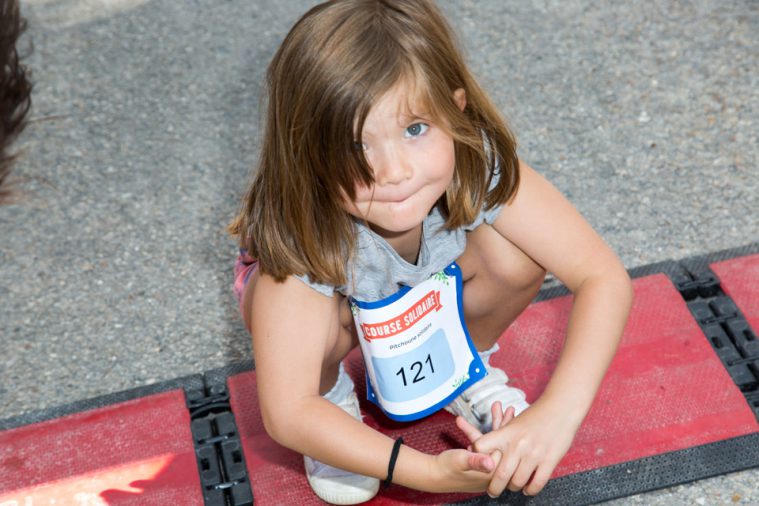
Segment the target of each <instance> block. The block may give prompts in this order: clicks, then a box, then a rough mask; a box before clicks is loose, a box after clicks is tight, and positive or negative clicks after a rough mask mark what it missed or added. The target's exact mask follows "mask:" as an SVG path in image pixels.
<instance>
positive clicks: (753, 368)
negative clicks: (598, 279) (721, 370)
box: [672, 260, 759, 420]
mask: <svg viewBox="0 0 759 506" xmlns="http://www.w3.org/2000/svg"><path fill="white" fill-rule="evenodd" d="M680 265H681V266H682V268H683V269H682V271H681V272H680V273H677V274H675V275H673V277H672V281H673V282H674V283H675V286H676V287H677V290H678V291H679V292H680V294H681V295H682V296H683V298H684V299H685V302H686V304H687V306H688V309H689V310H690V312H691V314H692V315H693V317H694V318H695V319H696V321H697V322H698V325H699V327H701V330H702V331H703V332H704V334H705V335H706V338H707V339H708V340H709V343H710V344H711V345H712V348H713V349H714V351H715V352H716V353H717V355H718V356H719V358H720V360H721V361H722V364H723V365H724V366H725V368H726V369H727V371H728V373H729V374H730V377H731V378H732V379H733V381H734V382H735V384H736V386H738V388H740V390H741V392H742V393H743V396H744V397H745V398H746V402H748V404H749V406H750V407H751V409H752V411H753V412H754V415H755V416H756V417H757V420H759V340H757V334H756V331H755V330H754V329H752V328H751V326H750V325H749V323H748V321H747V320H746V318H745V316H744V315H743V313H741V311H740V309H738V306H737V305H736V304H735V302H734V301H733V300H732V299H731V298H730V297H729V296H728V295H727V294H726V293H725V292H724V290H723V289H722V287H721V285H720V280H719V278H718V277H717V275H716V274H715V273H714V272H713V271H712V270H711V269H710V268H709V267H708V265H707V264H705V262H703V261H690V262H689V261H687V260H686V261H683V262H681V263H680Z"/></svg>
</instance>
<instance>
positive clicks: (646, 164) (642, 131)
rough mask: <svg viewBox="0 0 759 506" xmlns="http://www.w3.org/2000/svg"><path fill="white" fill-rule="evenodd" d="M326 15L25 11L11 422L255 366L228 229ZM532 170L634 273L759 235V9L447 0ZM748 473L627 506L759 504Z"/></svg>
mask: <svg viewBox="0 0 759 506" xmlns="http://www.w3.org/2000/svg"><path fill="white" fill-rule="evenodd" d="M306 4H310V2H297V1H275V0H255V1H249V0H247V1H246V0H229V1H224V2H220V1H218V0H193V1H190V0H184V1H176V0H26V1H22V6H23V10H24V12H25V13H26V15H27V16H28V18H29V22H30V30H29V36H30V37H31V39H33V42H34V46H35V50H34V53H33V55H32V56H31V57H30V58H29V60H28V62H29V65H30V66H31V68H32V69H33V72H34V78H35V81H36V87H35V93H34V100H35V102H34V111H33V123H32V124H31V126H30V128H29V129H28V131H27V133H26V134H25V135H24V137H23V139H22V146H23V147H24V148H25V149H26V154H25V156H24V158H23V159H22V160H21V163H20V164H19V166H18V168H17V174H18V175H19V176H24V177H26V178H29V180H28V182H27V183H26V184H25V186H24V188H25V190H26V191H27V192H28V195H27V197H26V199H25V201H24V202H23V203H21V204H20V205H12V206H8V207H4V208H0V237H2V246H1V247H0V340H2V345H3V349H4V353H3V358H2V360H1V361H0V366H1V367H2V369H1V370H0V377H2V378H3V379H2V384H0V406H2V407H1V408H0V418H6V417H10V416H14V415H17V414H21V413H24V412H28V411H31V410H37V409H42V408H48V407H51V406H57V405H60V404H64V403H68V402H71V401H74V400H79V399H86V398H90V397H93V396H97V395H101V394H107V393H111V392H116V391H120V390H124V389H127V388H131V387H136V386H140V385H145V384H149V383H152V382H157V381H162V380H166V379H170V378H174V377H177V376H182V375H187V374H192V373H197V372H201V371H203V370H207V369H210V368H214V367H218V366H222V365H224V364H227V363H229V362H233V361H238V360H242V359H245V358H248V357H249V356H250V354H251V348H250V343H249V338H248V336H247V335H246V333H245V331H244V330H243V328H242V326H241V325H240V322H239V320H238V317H237V313H236V305H235V301H234V300H233V296H232V294H231V291H230V283H231V267H232V261H233V258H234V255H235V251H236V247H235V244H234V243H233V241H232V240H230V238H229V237H228V236H227V235H225V232H224V230H223V227H224V225H225V224H226V223H227V222H228V221H229V220H230V218H231V217H232V216H233V214H234V212H235V210H236V207H237V205H238V201H239V199H240V197H241V193H242V191H243V187H244V185H245V181H246V178H247V176H248V174H249V171H250V168H251V166H252V165H253V163H254V161H255V158H256V143H257V139H258V133H259V121H260V117H261V109H260V97H261V94H262V91H261V90H262V88H261V80H262V74H263V72H264V69H265V66H266V64H267V62H268V61H269V59H270V57H271V55H272V54H273V51H274V50H275V48H276V46H277V44H278V43H279V42H280V41H281V39H282V37H283V36H284V34H285V32H286V30H287V29H288V28H289V26H290V25H291V24H292V22H293V21H294V20H295V19H296V17H297V16H298V15H299V14H300V13H302V12H304V11H305V8H306ZM442 5H443V7H444V8H445V10H446V12H447V13H448V14H449V15H450V18H451V20H452V22H453V23H454V24H455V26H456V27H457V29H458V31H459V33H460V35H461V39H462V42H463V45H464V46H465V48H466V51H467V54H468V57H469V60H470V63H471V65H472V67H473V69H474V70H475V73H476V74H477V75H478V76H479V77H480V78H481V81H482V84H483V85H484V87H485V88H486V89H488V90H489V91H490V92H491V94H492V96H493V98H494V100H495V101H496V103H497V104H498V105H499V106H500V107H501V108H502V110H503V111H504V112H505V114H506V115H507V117H508V118H509V120H510V122H511V124H512V125H513V127H514V129H515V131H516V133H517V135H518V138H519V140H520V144H521V150H520V154H521V156H522V157H523V158H525V159H526V160H527V161H528V162H529V163H530V164H531V165H532V166H534V167H535V168H537V169H538V170H540V171H541V172H543V173H544V174H545V175H546V176H547V177H548V178H549V179H550V180H552V181H553V182H554V183H555V184H556V185H557V186H558V187H559V188H560V189H561V190H562V191H563V192H564V193H565V194H566V195H567V196H568V197H569V198H570V199H571V200H572V201H573V202H574V203H575V205H576V206H577V207H578V208H579V209H580V210H581V212H582V213H583V214H584V215H585V216H586V217H587V218H588V220H589V221H590V222H591V223H592V224H593V226H595V227H596V229H597V230H598V231H600V232H601V233H602V234H603V236H604V237H605V238H606V239H607V241H608V242H609V243H610V244H611V246H612V247H613V248H614V249H615V250H616V251H617V252H618V253H619V255H620V256H621V258H622V260H623V261H624V263H625V265H626V266H627V267H635V266H639V265H643V264H648V263H651V262H655V261H658V260H664V259H678V258H682V257H685V256H689V255H694V254H702V253H708V252H711V251H716V250H720V249H725V248H730V247H736V246H741V245H744V244H748V243H750V242H754V241H757V240H758V239H759V220H757V204H758V202H757V199H758V197H757V196H759V165H758V164H757V154H759V142H757V135H758V134H759V56H758V55H759V35H757V34H759V3H757V2H756V1H752V0H719V1H718V0H715V1H705V0H693V1H688V2H685V1H683V2H672V1H670V2H664V1H661V2H623V1H610V2H586V1H581V0H568V1H558V0H556V1H549V0H544V1H536V2H522V1H508V2H506V1H497V0H487V1H485V0H482V1H475V0H469V1H460V2H454V1H450V0H449V1H445V2H443V3H442ZM758 479H759V472H757V471H747V472H743V473H737V474H733V475H729V476H722V477H718V478H714V479H711V480H704V481H701V482H698V483H695V484H691V485H688V486H683V487H676V488H673V489H668V490H664V491H659V492H654V493H650V494H644V495H640V496H636V497H632V498H627V499H623V500H619V501H615V502H614V503H613V504H618V505H623V504H624V505H628V504H629V505H632V504H657V505H665V504H666V505H673V504H675V505H685V504H734V503H738V504H759V490H757V485H756V483H757V480H758Z"/></svg>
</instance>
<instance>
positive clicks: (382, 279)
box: [298, 205, 503, 302]
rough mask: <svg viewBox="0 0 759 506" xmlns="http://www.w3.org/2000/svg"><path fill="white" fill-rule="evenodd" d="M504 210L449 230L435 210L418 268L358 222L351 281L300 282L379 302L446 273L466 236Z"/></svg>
mask: <svg viewBox="0 0 759 506" xmlns="http://www.w3.org/2000/svg"><path fill="white" fill-rule="evenodd" d="M502 208H503V206H500V205H499V206H496V207H494V208H492V209H484V206H483V209H482V210H481V211H480V214H479V215H478V216H477V218H476V219H475V220H474V222H472V223H471V224H469V225H466V226H464V227H461V228H458V229H455V230H447V229H446V228H445V226H444V224H445V219H444V218H443V216H442V215H441V214H440V211H439V210H438V208H437V206H435V207H434V208H433V209H432V211H431V212H430V214H429V215H427V217H426V218H425V219H424V222H423V223H422V240H421V248H420V250H419V257H418V258H417V262H416V264H411V263H409V262H407V261H406V260H404V259H403V258H401V256H400V255H398V253H397V252H396V251H395V250H394V249H393V247H392V246H390V244H388V243H387V241H385V239H383V238H382V237H381V236H379V235H377V234H376V233H375V232H374V231H372V230H371V229H370V228H368V227H366V225H364V224H363V223H362V222H360V221H358V220H355V221H354V223H355V227H356V237H357V245H356V249H355V251H354V255H353V258H352V259H351V261H350V262H348V263H347V265H346V274H347V278H348V281H347V283H346V284H344V285H341V286H332V285H324V284H320V283H313V282H311V280H310V279H309V278H308V276H298V279H300V280H301V281H303V282H304V283H306V284H307V285H308V286H310V287H311V288H313V289H314V290H316V291H318V292H319V293H323V294H324V295H327V296H330V297H331V296H332V295H333V294H334V292H338V293H340V294H342V295H345V296H346V297H347V296H350V297H353V298H355V299H358V300H360V301H367V302H371V301H377V300H381V299H384V298H385V297H388V296H390V295H392V294H394V293H395V292H397V291H398V290H399V289H400V287H401V286H403V285H407V286H411V287H413V286H416V285H417V284H419V283H420V282H422V281H424V280H426V279H428V278H429V277H430V276H431V275H432V274H434V273H436V272H439V271H442V270H443V269H445V268H446V267H447V266H448V265H449V264H450V263H451V262H453V261H454V260H456V259H457V258H458V257H459V256H461V254H462V253H463V252H464V248H465V247H466V232H467V231H470V230H474V229H475V228H477V227H478V226H480V225H481V224H483V223H488V224H492V223H493V222H494V221H495V219H496V218H497V217H498V215H499V214H500V212H501V209H502Z"/></svg>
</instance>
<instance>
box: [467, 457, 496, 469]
mask: <svg viewBox="0 0 759 506" xmlns="http://www.w3.org/2000/svg"><path fill="white" fill-rule="evenodd" d="M493 469H495V462H494V461H493V459H492V458H491V457H490V455H485V454H482V453H469V455H468V457H467V469H465V471H480V472H483V473H490V472H492V471H493Z"/></svg>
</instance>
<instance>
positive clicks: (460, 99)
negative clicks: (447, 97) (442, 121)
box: [453, 88, 466, 111]
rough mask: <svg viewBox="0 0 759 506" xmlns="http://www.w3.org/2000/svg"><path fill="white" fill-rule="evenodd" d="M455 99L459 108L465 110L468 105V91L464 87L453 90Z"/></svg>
mask: <svg viewBox="0 0 759 506" xmlns="http://www.w3.org/2000/svg"><path fill="white" fill-rule="evenodd" d="M453 101H454V102H456V105H457V106H458V107H459V109H461V110H462V111H463V110H464V108H465V107H466V91H465V90H464V88H458V89H457V90H456V91H454V92H453Z"/></svg>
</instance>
